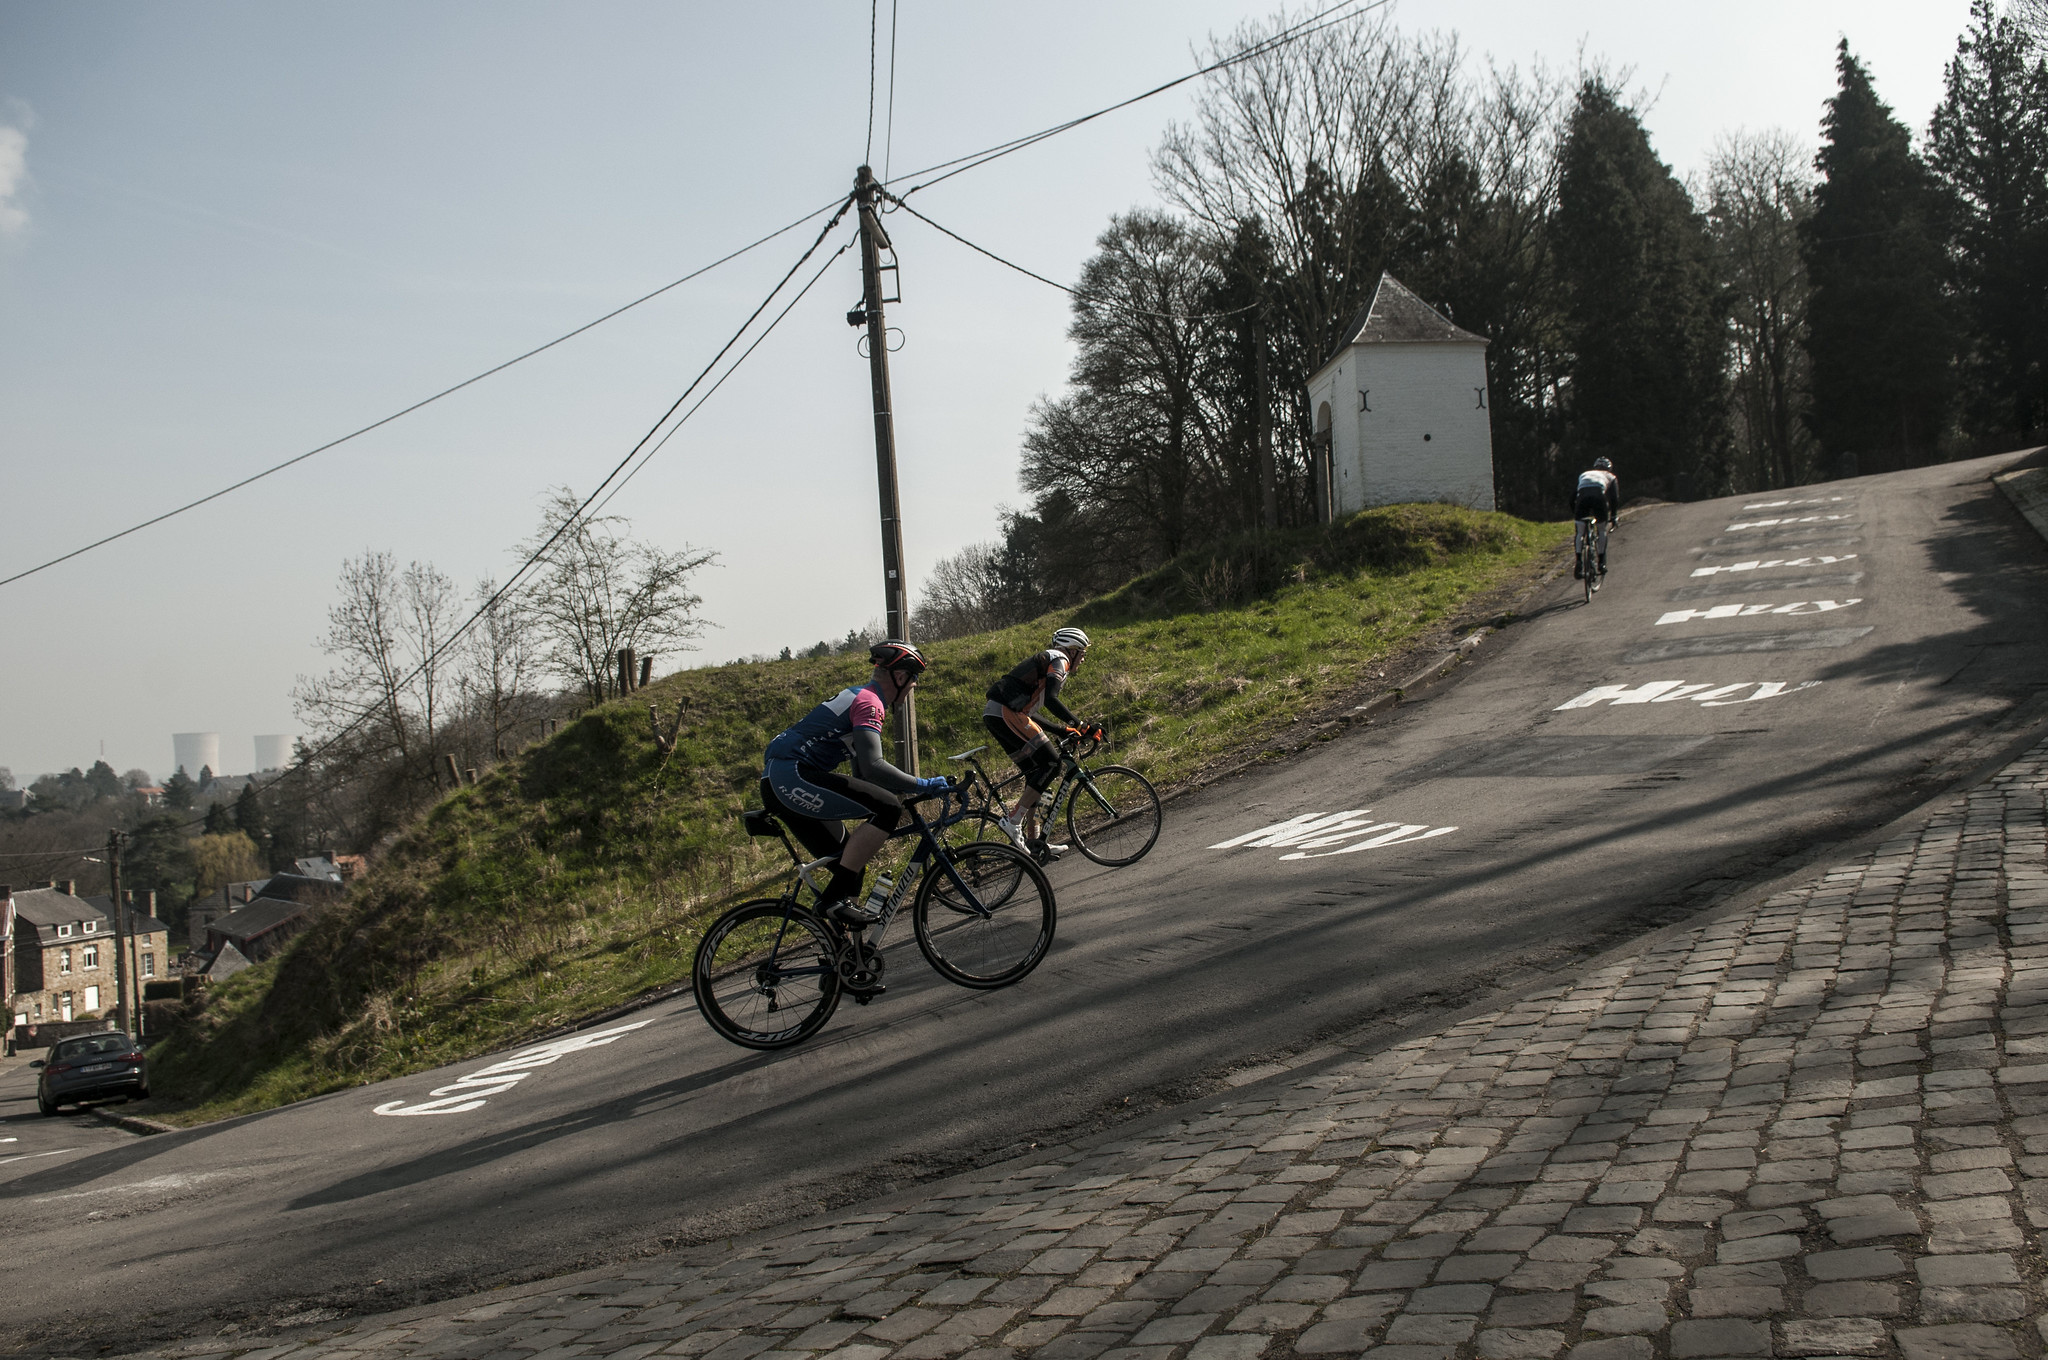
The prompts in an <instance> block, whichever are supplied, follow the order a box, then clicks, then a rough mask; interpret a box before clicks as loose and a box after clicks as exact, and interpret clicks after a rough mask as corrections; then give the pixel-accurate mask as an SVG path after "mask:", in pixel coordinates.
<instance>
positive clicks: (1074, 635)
mask: <svg viewBox="0 0 2048 1360" xmlns="http://www.w3.org/2000/svg"><path fill="white" fill-rule="evenodd" d="M1052 645H1053V646H1055V647H1086V646H1087V645H1088V635H1087V634H1086V633H1084V632H1082V631H1081V630H1080V629H1078V628H1061V629H1058V630H1056V631H1055V632H1054V633H1053V635H1052Z"/></svg>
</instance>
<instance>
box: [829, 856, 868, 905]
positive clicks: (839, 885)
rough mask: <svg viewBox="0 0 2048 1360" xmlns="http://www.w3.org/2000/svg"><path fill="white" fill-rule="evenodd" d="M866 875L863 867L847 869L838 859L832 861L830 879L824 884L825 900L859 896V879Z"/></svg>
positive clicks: (840, 899) (831, 900) (834, 900)
mask: <svg viewBox="0 0 2048 1360" xmlns="http://www.w3.org/2000/svg"><path fill="white" fill-rule="evenodd" d="M866 876H867V871H866V870H864V869H849V868H847V867H846V866H845V865H844V864H841V863H840V862H839V861H838V860H834V861H832V881H831V882H830V883H827V884H826V885H825V898H824V900H825V901H827V902H844V901H848V900H850V899H852V898H856V897H859V896H860V885H861V880H862V879H863V878H865V877H866Z"/></svg>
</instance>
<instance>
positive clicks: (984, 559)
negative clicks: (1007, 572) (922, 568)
mask: <svg viewBox="0 0 2048 1360" xmlns="http://www.w3.org/2000/svg"><path fill="white" fill-rule="evenodd" d="M1002 554H1003V545H1002V544H1000V543H970V544H968V545H967V546H966V547H964V548H962V549H961V550H960V551H959V552H956V553H954V554H953V555H952V556H951V557H947V558H942V559H941V560H940V561H939V562H937V563H936V564H935V565H934V566H933V567H932V569H931V572H930V574H929V575H927V576H926V577H925V582H924V596H923V598H922V599H920V600H919V601H918V605H917V611H916V613H915V614H914V615H912V624H911V636H912V637H914V638H916V639H917V640H918V641H920V642H943V641H945V640H946V639H947V638H956V637H965V636H966V635H967V634H969V633H985V632H987V631H989V630H990V629H992V628H1001V627H1002V626H1004V625H1005V624H1009V623H1014V622H1016V620H1015V619H1012V618H1009V617H1008V616H1007V611H1006V610H1005V607H1004V606H1005V597H1006V596H1007V594H1008V593H1009V592H1008V590H1007V583H1006V582H1005V580H1004V575H1003V561H1002Z"/></svg>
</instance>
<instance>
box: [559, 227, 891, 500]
mask: <svg viewBox="0 0 2048 1360" xmlns="http://www.w3.org/2000/svg"><path fill="white" fill-rule="evenodd" d="M859 239H860V238H859V237H858V236H855V237H853V238H852V239H851V240H849V241H847V243H846V244H845V245H843V246H841V247H839V249H837V250H835V251H833V252H832V255H831V258H830V259H827V260H826V261H825V263H824V264H822V265H820V266H818V272H817V273H815V274H813V275H811V281H810V282H809V283H806V284H805V285H804V286H803V287H802V288H800V289H798V290H797V295H796V296H795V297H793V298H791V299H790V300H789V305H788V306H787V307H784V308H783V309H782V310H781V311H779V312H777V313H776V314H775V319H774V320H773V321H770V322H769V323H768V326H767V329H766V330H763V331H762V332H761V333H760V334H759V335H757V336H755V337H754V343H753V344H751V345H748V346H747V347H746V349H744V350H742V351H741V352H740V357H739V358H737V359H735V360H733V361H732V365H731V367H729V368H727V369H726V370H725V372H724V373H722V374H720V375H719V378H718V381H717V382H715V383H713V384H711V386H710V387H709V388H708V389H707V390H706V391H705V393H704V395H703V396H701V397H699V398H697V404H696V406H692V407H691V408H690V409H689V410H687V411H685V412H683V415H682V419H681V420H678V421H676V423H675V424H673V425H671V426H669V430H668V433H667V434H665V435H663V436H662V437H661V439H660V440H659V441H658V442H656V444H655V445H654V447H653V448H651V449H649V450H647V452H646V454H645V455H644V456H643V457H642V458H641V459H640V461H639V462H638V463H636V464H635V465H634V467H633V470H632V471H631V472H629V473H627V474H626V475H625V476H624V477H621V478H620V479H619V482H618V485H616V486H614V487H613V488H612V489H611V490H610V491H609V492H607V493H606V494H605V498H604V499H603V500H601V501H599V502H598V503H597V504H596V505H595V506H594V507H592V509H591V511H590V513H591V514H592V515H593V516H594V515H597V514H599V513H601V512H602V511H603V510H604V508H605V507H606V506H607V505H610V504H611V502H612V497H613V496H616V495H618V494H619V493H620V492H621V491H624V490H625V489H626V483H627V482H630V481H632V480H633V479H634V478H635V477H637V476H639V475H640V469H641V468H644V467H646V466H647V465H648V464H649V463H651V462H653V461H654V455H655V454H657V453H660V452H661V449H662V445H664V444H666V443H668V441H669V440H670V439H671V438H672V437H674V435H675V432H676V431H677V430H680V429H682V428H683V422H684V421H687V420H688V419H689V418H690V417H691V416H693V415H696V414H697V407H698V406H702V405H703V404H704V403H705V402H707V401H709V400H711V398H712V396H713V395H715V394H716V393H717V391H718V389H719V388H721V387H723V386H725V380H726V379H727V378H730V377H731V376H732V375H733V374H735V373H737V372H739V367H740V365H741V364H743V363H745V362H746V361H747V356H748V355H751V354H752V353H753V352H754V351H755V350H757V349H759V348H760V347H761V342H762V341H763V340H766V339H767V338H768V337H769V336H770V335H772V334H774V332H775V328H776V327H777V326H779V325H781V324H782V318H784V317H786V316H788V315H789V314H790V312H791V311H792V310H794V308H795V307H796V305H797V303H799V302H802V301H803V300H804V294H806V293H808V292H810V291H811V289H812V288H813V287H815V286H816V284H817V282H818V280H819V279H822V278H824V277H825V271H826V270H828V269H830V268H831V267H832V265H833V263H834V262H835V261H836V260H838V258H839V257H840V256H841V255H844V254H845V253H846V252H847V251H849V250H851V249H853V245H854V242H855V241H858V240H859Z"/></svg>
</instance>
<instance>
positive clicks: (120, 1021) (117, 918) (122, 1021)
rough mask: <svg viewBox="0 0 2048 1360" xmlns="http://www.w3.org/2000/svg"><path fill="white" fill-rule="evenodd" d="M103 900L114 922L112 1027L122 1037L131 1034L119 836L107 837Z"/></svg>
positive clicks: (126, 917) (127, 933) (115, 833)
mask: <svg viewBox="0 0 2048 1360" xmlns="http://www.w3.org/2000/svg"><path fill="white" fill-rule="evenodd" d="M107 896H108V899H109V900H110V901H111V902H112V903H113V907H114V910H113V912H112V915H113V918H114V1024H115V1026H116V1027H117V1028H118V1029H120V1030H121V1031H122V1032H123V1033H126V1034H133V1033H135V1031H134V1030H133V1029H131V1028H129V1025H128V1014H129V1012H128V936H129V934H130V931H129V929H128V899H127V898H125V897H123V896H122V895H121V833H120V832H119V831H109V832H108V833H107Z"/></svg>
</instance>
